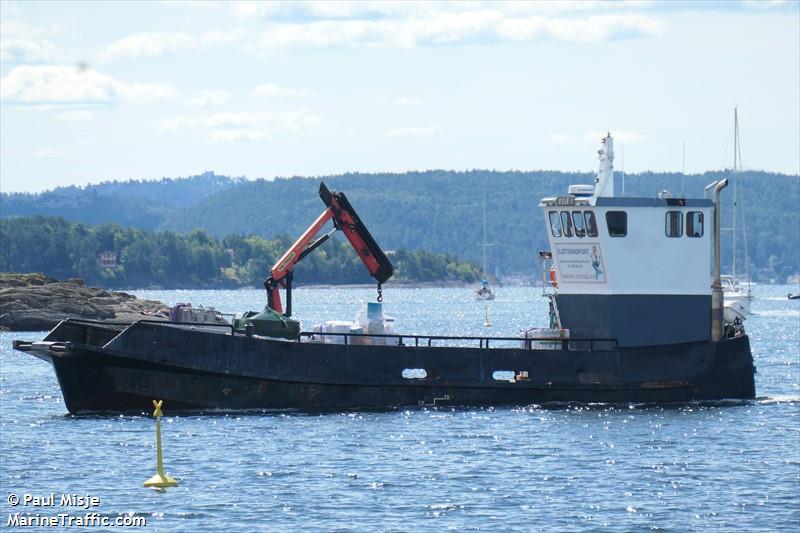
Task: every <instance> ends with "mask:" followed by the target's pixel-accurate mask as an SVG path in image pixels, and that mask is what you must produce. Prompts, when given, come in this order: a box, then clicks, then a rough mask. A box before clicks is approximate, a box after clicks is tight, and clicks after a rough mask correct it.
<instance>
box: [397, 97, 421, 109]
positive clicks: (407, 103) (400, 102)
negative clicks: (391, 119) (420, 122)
mask: <svg viewBox="0 0 800 533" xmlns="http://www.w3.org/2000/svg"><path fill="white" fill-rule="evenodd" d="M392 103H393V104H394V105H396V106H399V107H417V106H418V105H419V100H417V99H416V98H410V97H408V96H400V97H398V98H395V99H394V101H393V102H392Z"/></svg>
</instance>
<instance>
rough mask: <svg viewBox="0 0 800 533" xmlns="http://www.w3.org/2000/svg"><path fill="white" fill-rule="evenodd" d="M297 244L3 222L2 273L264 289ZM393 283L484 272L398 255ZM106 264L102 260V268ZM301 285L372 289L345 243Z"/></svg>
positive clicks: (300, 275)
mask: <svg viewBox="0 0 800 533" xmlns="http://www.w3.org/2000/svg"><path fill="white" fill-rule="evenodd" d="M293 241H294V239H290V238H288V237H285V236H284V237H278V238H275V239H270V240H267V239H263V238H261V237H256V236H242V235H232V236H228V237H225V238H222V239H218V238H216V237H212V236H210V235H208V234H207V233H206V232H205V231H203V230H193V231H191V232H189V233H188V234H186V235H179V234H175V233H173V232H171V231H159V232H152V231H147V230H139V229H132V228H123V227H121V226H118V225H115V224H103V225H99V226H94V227H87V226H84V225H83V224H79V223H70V222H67V221H65V220H63V219H60V218H45V217H40V216H36V217H17V218H11V219H2V220H0V243H2V246H0V272H42V273H44V274H45V275H48V276H51V277H54V278H59V279H66V278H72V277H79V278H83V279H84V280H85V281H86V282H87V283H89V284H93V285H99V286H102V287H111V288H114V287H153V286H157V287H166V288H201V287H240V286H250V287H261V286H262V283H263V282H264V279H265V278H266V276H267V275H268V273H269V271H270V269H271V268H272V265H273V264H274V263H275V261H276V260H277V259H278V258H279V257H280V256H281V255H282V254H283V253H284V252H285V251H286V249H287V248H288V247H289V246H291V244H292V242H293ZM389 258H390V260H391V261H392V263H393V264H394V267H395V275H394V276H393V278H392V280H394V281H412V282H429V281H436V282H442V281H451V282H461V283H471V282H475V281H477V280H478V279H479V276H480V273H481V271H480V269H479V268H478V266H477V265H475V264H473V263H468V262H465V261H461V260H458V259H456V258H455V257H452V256H449V255H446V254H432V253H428V252H424V251H414V252H407V251H405V250H396V251H394V252H392V253H391V254H390V256H389ZM104 259H105V261H104ZM295 280H296V283H297V284H311V283H318V284H322V283H324V284H342V283H372V282H373V280H372V278H371V277H370V276H369V274H368V273H367V271H366V269H365V268H364V265H363V264H362V263H361V260H360V259H359V258H358V256H356V254H355V252H354V251H353V250H352V248H351V247H350V245H349V243H347V242H346V241H345V240H344V239H343V238H341V236H340V237H339V238H333V239H330V240H328V241H327V242H325V243H324V244H322V245H321V246H320V247H319V248H317V249H316V250H314V252H313V253H311V254H309V255H308V256H307V257H306V258H304V259H303V261H302V262H301V263H299V264H298V265H297V268H296V269H295Z"/></svg>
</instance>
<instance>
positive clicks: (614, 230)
mask: <svg viewBox="0 0 800 533" xmlns="http://www.w3.org/2000/svg"><path fill="white" fill-rule="evenodd" d="M606 225H607V226H608V234H609V235H610V236H611V237H624V236H625V235H627V234H628V213H626V212H625V211H608V212H607V213H606Z"/></svg>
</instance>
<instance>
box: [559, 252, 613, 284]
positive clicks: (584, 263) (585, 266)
mask: <svg viewBox="0 0 800 533" xmlns="http://www.w3.org/2000/svg"><path fill="white" fill-rule="evenodd" d="M556 257H557V259H558V276H559V278H560V280H561V281H562V282H563V283H605V282H606V267H605V265H604V264H603V254H602V252H601V251H600V245H599V244H594V243H587V244H558V245H556Z"/></svg>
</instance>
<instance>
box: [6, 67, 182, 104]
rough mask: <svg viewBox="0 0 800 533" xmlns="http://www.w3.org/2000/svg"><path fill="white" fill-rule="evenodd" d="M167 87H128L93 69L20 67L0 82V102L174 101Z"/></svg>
mask: <svg viewBox="0 0 800 533" xmlns="http://www.w3.org/2000/svg"><path fill="white" fill-rule="evenodd" d="M176 95H177V91H176V90H175V88H174V87H172V86H171V85H166V84H141V83H125V82H122V81H119V80H116V79H114V78H112V77H111V76H109V75H107V74H103V73H102V72H99V71H97V70H94V69H92V68H88V67H87V68H81V67H72V66H68V65H40V66H32V65H21V66H18V67H15V68H14V69H13V70H12V71H11V72H9V73H8V75H7V76H6V77H5V78H3V79H2V80H1V81H0V100H4V101H8V102H13V103H18V104H30V105H48V104H72V105H91V104H111V103H114V102H116V101H118V100H126V101H129V102H133V103H140V102H146V101H152V100H168V99H171V98H174V97H175V96H176Z"/></svg>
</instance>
